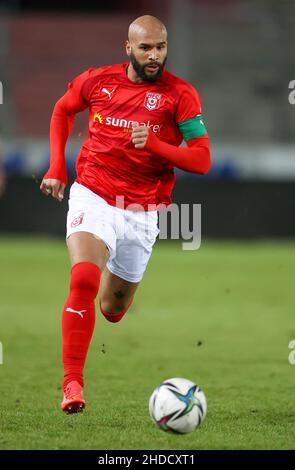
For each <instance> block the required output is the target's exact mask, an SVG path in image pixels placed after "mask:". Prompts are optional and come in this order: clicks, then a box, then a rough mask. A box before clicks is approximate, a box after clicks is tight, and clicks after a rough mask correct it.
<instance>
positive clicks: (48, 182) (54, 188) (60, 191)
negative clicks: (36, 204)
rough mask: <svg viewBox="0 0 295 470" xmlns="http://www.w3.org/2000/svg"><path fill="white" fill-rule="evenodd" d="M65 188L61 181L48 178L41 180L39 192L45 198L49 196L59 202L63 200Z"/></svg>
mask: <svg viewBox="0 0 295 470" xmlns="http://www.w3.org/2000/svg"><path fill="white" fill-rule="evenodd" d="M65 187H66V185H65V184H64V183H63V182H62V181H59V180H55V179H51V178H48V179H43V180H42V183H41V185H40V190H41V191H42V193H43V194H45V195H46V196H49V195H51V196H52V197H53V198H54V199H57V200H58V201H59V202H61V201H62V200H63V198H64V192H65Z"/></svg>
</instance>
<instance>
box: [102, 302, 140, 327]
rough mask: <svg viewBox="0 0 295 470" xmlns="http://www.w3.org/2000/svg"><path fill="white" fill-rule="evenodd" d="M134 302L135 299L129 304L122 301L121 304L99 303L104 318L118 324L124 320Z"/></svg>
mask: <svg viewBox="0 0 295 470" xmlns="http://www.w3.org/2000/svg"><path fill="white" fill-rule="evenodd" d="M132 302H133V297H132V298H131V300H129V302H126V301H123V300H120V301H119V302H112V301H108V300H102V299H100V301H99V307H100V311H101V313H102V314H103V316H104V317H105V318H106V320H108V321H109V322H111V323H117V322H119V321H120V320H122V318H123V316H124V315H125V313H126V312H127V311H128V310H129V308H130V307H131V305H132Z"/></svg>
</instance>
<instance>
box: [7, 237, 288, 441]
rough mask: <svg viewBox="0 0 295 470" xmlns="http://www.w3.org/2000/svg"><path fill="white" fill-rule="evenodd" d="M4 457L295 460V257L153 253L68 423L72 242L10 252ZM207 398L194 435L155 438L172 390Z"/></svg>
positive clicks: (223, 249) (264, 251) (208, 247)
mask: <svg viewBox="0 0 295 470" xmlns="http://www.w3.org/2000/svg"><path fill="white" fill-rule="evenodd" d="M0 260H1V271H0V341H1V343H2V345H3V364H2V365H0V389H1V405H0V448H1V449H108V450H109V449H174V450H178V449H181V450H182V449H295V427H294V420H295V399H294V388H295V366H292V365H290V363H289V361H288V357H289V354H290V352H291V351H290V349H288V345H289V342H290V340H292V339H295V316H294V313H295V308H294V305H295V302H294V296H295V294H294V292H295V290H294V278H295V277H294V274H295V244H294V243H291V242H290V243H275V242H273V243H270V242H260V243H258V242H250V243H235V242H227V243H226V242H224V243H217V242H214V243H213V242H206V241H205V242H203V244H202V246H201V249H200V250H198V251H182V250H181V246H180V244H179V243H170V242H160V243H158V245H156V247H155V250H154V253H153V255H152V258H151V261H150V264H149V266H148V269H147V272H146V274H145V277H144V280H143V282H142V284H141V286H140V288H139V291H138V293H137V295H136V299H135V302H134V305H133V306H132V308H131V310H130V312H129V313H128V314H127V315H126V317H125V318H124V319H123V321H122V322H121V323H119V324H110V323H107V322H106V320H105V319H104V318H103V316H102V315H101V314H100V312H99V311H98V312H97V322H96V329H95V335H94V337H93V341H92V344H91V348H90V351H89V356H88V361H87V365H86V368H85V396H86V400H87V407H86V411H85V413H84V414H80V415H71V416H66V415H63V414H62V412H61V411H60V408H59V407H60V401H61V379H62V367H61V357H60V352H61V333H60V316H61V309H62V306H63V303H64V301H65V298H66V295H67V290H68V272H69V262H68V258H67V252H66V247H65V244H64V242H63V241H62V240H50V239H39V238H36V239H20V238H19V239H10V240H9V239H7V238H6V239H0ZM170 377H186V378H188V379H191V380H193V381H195V382H196V383H198V384H199V385H200V386H201V388H203V390H204V391H205V394H206V396H207V401H208V414H207V418H206V419H205V421H204V423H203V425H202V426H201V427H200V428H199V429H197V430H196V431H195V432H194V433H192V434H188V435H174V434H169V433H165V432H163V431H160V430H159V429H157V427H156V426H155V425H154V424H153V423H152V422H151V420H150V417H149V414H148V399H149V397H150V394H151V393H152V391H153V389H154V388H155V387H156V386H157V385H158V384H159V383H160V382H161V381H162V380H164V379H167V378H170Z"/></svg>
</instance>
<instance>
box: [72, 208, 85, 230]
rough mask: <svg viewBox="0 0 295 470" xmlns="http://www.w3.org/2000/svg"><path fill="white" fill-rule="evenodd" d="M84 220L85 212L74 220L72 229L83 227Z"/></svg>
mask: <svg viewBox="0 0 295 470" xmlns="http://www.w3.org/2000/svg"><path fill="white" fill-rule="evenodd" d="M83 218H84V212H81V214H79V215H78V217H75V218H74V219H73V220H72V223H71V227H72V228H75V227H78V225H81V224H82V222H83Z"/></svg>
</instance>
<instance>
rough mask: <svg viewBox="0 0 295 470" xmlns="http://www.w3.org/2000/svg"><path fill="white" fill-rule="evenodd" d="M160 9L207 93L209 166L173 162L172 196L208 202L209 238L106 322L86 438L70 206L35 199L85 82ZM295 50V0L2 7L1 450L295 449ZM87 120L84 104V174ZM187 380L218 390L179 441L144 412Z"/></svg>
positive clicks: (160, 257) (160, 248) (93, 371)
mask: <svg viewBox="0 0 295 470" xmlns="http://www.w3.org/2000/svg"><path fill="white" fill-rule="evenodd" d="M147 13H150V14H153V15H155V16H159V17H160V18H161V19H162V20H163V21H164V22H165V23H166V25H167V27H168V33H169V58H168V62H167V68H168V69H170V70H171V71H172V72H174V73H175V74H177V75H179V76H181V77H183V78H185V79H186V80H188V81H190V82H191V83H193V84H194V85H195V86H196V88H197V89H198V90H199V92H200V95H201V97H202V101H203V109H204V117H205V121H206V126H207V128H208V131H209V134H210V137H211V146H212V158H213V168H212V170H211V171H210V173H209V174H208V175H207V176H206V177H203V176H202V177H198V176H193V175H189V174H185V173H183V172H181V171H178V179H177V184H176V187H175V190H174V197H173V200H174V202H177V203H201V204H202V238H203V241H204V245H203V244H202V247H201V250H199V251H198V252H186V253H185V252H182V251H181V249H180V248H179V245H178V246H176V244H174V243H173V242H170V243H169V242H163V243H162V242H160V243H158V244H157V245H156V248H155V253H154V255H153V257H152V260H151V263H150V266H149V268H148V270H147V273H146V275H145V279H144V283H143V287H142V289H141V290H140V291H139V292H138V294H137V297H136V302H135V305H134V306H133V307H132V309H131V311H130V316H129V317H128V316H127V318H126V319H124V322H122V324H120V326H119V328H117V329H114V328H113V327H112V325H109V324H107V323H106V322H105V321H104V319H102V318H100V316H99V315H98V319H97V321H98V323H99V325H98V328H97V329H96V333H95V337H94V341H93V344H92V346H91V351H90V356H89V360H88V365H87V374H88V375H87V376H89V377H92V380H89V381H88V382H87V387H88V388H87V396H89V398H91V400H90V405H89V411H87V413H86V414H85V416H84V417H83V420H80V418H79V417H77V420H76V421H75V426H76V428H75V429H76V434H75V436H73V433H72V429H71V426H73V425H69V424H68V421H67V417H64V416H61V413H60V411H59V409H58V406H59V400H60V394H61V389H60V378H61V364H60V337H59V336H60V330H59V324H60V310H61V306H62V304H63V302H64V299H65V295H66V290H67V285H68V271H69V264H68V260H67V253H66V247H65V243H64V239H63V237H64V232H65V227H64V226H65V214H66V211H67V202H66V201H64V202H63V203H62V204H58V203H56V202H55V201H53V200H51V199H50V198H45V197H44V196H43V195H41V193H40V192H39V184H40V181H41V178H42V175H43V174H44V172H45V171H46V169H47V167H48V162H49V142H48V128H49V120H50V115H51V112H52V109H53V106H54V104H55V102H56V100H57V99H58V98H59V97H60V96H61V95H62V94H63V93H64V92H65V90H66V86H67V83H68V82H69V81H70V80H71V79H72V78H73V77H74V76H76V75H78V74H79V73H81V72H82V71H83V70H85V69H87V68H88V67H90V66H94V67H99V66H102V65H106V64H111V63H116V62H123V61H125V60H126V57H125V49H124V41H125V39H126V34H127V26H128V24H129V23H130V21H132V20H133V19H134V18H135V17H137V16H139V15H141V14H147ZM294 43H295V2H294V0H280V1H278V0H259V1H253V0H182V1H178V0H171V1H169V0H162V1H161V2H159V1H158V0H148V1H147V0H125V1H124V2H123V1H122V2H121V1H119V0H117V1H112V0H108V1H105V2H99V1H97V2H92V1H89V0H83V2H80V3H74V2H71V1H64V2H62V1H59V2H56V1H53V0H52V1H46V0H43V1H42V2H37V1H33V0H31V1H30V0H11V1H4V0H0V80H1V82H2V84H3V104H1V105H0V140H1V158H0V160H2V162H3V167H4V170H5V171H4V172H3V173H5V174H6V189H5V191H4V192H3V195H2V197H1V199H0V234H1V238H0V266H1V271H0V314H1V315H0V320H1V323H0V341H1V342H2V343H3V351H4V360H3V362H4V363H3V365H1V361H0V374H1V393H2V403H4V404H5V406H2V407H1V408H0V420H1V429H0V448H10V449H11V448H26V449H28V448H81V447H84V448H95V449H100V448H101V449H103V448H109V449H112V448H121V449H124V448H158V449H165V448H171V449H192V448H195V449H198V448H228V449H231V448H294V442H295V434H294V400H293V404H292V405H290V401H291V398H290V397H293V396H294V393H293V392H294V379H293V377H294V374H293V372H294V371H293V368H292V367H291V366H290V364H289V362H288V354H289V352H290V351H289V350H288V344H289V341H290V340H292V339H294V338H295V329H294V287H293V279H294V258H295V250H294V243H293V242H294V237H295V217H294V209H295V191H294V184H295V142H294V124H295V106H292V105H291V104H290V103H289V100H288V95H289V93H290V90H289V88H288V86H289V82H290V81H291V80H293V79H295V73H294V47H293V45H294ZM86 131H87V115H86V113H82V114H81V115H79V116H78V117H77V119H76V122H75V126H74V130H73V133H72V137H71V139H70V141H69V143H68V146H67V162H68V169H69V172H70V175H71V177H72V178H73V177H74V161H75V158H76V155H77V151H78V149H79V146H80V145H81V143H82V141H83V137H84V135H85V132H86ZM2 180H3V178H2ZM0 185H1V176H0ZM3 186H4V184H2V188H3ZM44 235H49V236H50V237H51V236H52V237H51V238H50V237H45V238H44ZM213 239H214V240H213ZM267 239H268V240H267ZM270 239H271V240H270ZM183 319H185V321H183ZM155 325H156V326H155ZM164 332H165V334H164ZM201 346H202V347H201ZM44 348H45V349H46V353H44ZM126 357H128V360H126ZM44 370H46V374H44ZM135 371H136V373H135ZM146 371H148V374H147V373H146ZM177 375H178V376H186V377H188V378H191V379H192V380H194V378H195V377H196V378H197V379H198V380H199V378H200V381H201V385H203V386H204V389H205V391H206V394H207V397H208V400H209V408H208V409H209V414H208V418H207V420H206V421H205V424H204V427H202V431H201V433H198V432H197V433H196V434H195V435H194V436H192V437H190V436H189V437H184V438H183V439H182V440H176V439H177V437H175V436H167V435H163V433H162V434H161V433H160V432H159V431H158V430H156V429H155V430H154V429H153V428H152V427H150V426H151V423H150V422H149V418H148V414H147V399H148V395H149V391H150V392H152V390H153V389H154V387H155V386H156V385H157V383H159V382H160V381H161V380H163V379H166V378H168V377H169V376H177ZM98 383H99V386H98ZM130 388H131V389H132V390H133V393H132V394H130ZM134 390H135V392H134ZM119 392H120V393H119ZM40 397H41V398H42V399H40ZM44 397H45V400H44ZM110 402H111V404H112V406H111V408H110V406H109V403H110ZM32 403H34V406H33V407H32ZM74 419H75V418H74ZM118 436H120V438H119V439H118Z"/></svg>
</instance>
